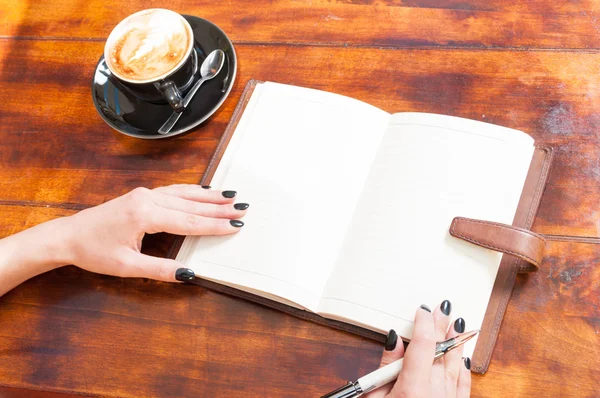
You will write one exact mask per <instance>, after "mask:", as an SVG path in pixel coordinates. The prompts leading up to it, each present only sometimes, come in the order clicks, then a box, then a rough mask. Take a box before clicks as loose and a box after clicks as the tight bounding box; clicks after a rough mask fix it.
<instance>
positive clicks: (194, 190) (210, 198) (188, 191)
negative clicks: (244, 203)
mask: <svg viewBox="0 0 600 398" xmlns="http://www.w3.org/2000/svg"><path fill="white" fill-rule="evenodd" d="M153 191H155V192H160V193H164V194H166V195H172V196H177V197H179V198H182V199H187V200H193V201H196V202H205V203H216V204H225V203H233V202H234V201H235V197H236V195H237V192H236V191H217V190H212V189H206V188H202V187H201V186H199V185H192V184H178V185H169V186H166V187H159V188H155V189H154V190H153Z"/></svg>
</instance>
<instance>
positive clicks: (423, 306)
mask: <svg viewBox="0 0 600 398" xmlns="http://www.w3.org/2000/svg"><path fill="white" fill-rule="evenodd" d="M421 309H422V310H425V311H427V312H431V310H430V309H429V307H428V306H426V305H425V304H423V305H421Z"/></svg>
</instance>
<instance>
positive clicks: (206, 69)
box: [158, 50, 225, 134]
mask: <svg viewBox="0 0 600 398" xmlns="http://www.w3.org/2000/svg"><path fill="white" fill-rule="evenodd" d="M224 63H225V53H224V52H223V50H214V51H213V52H211V53H210V54H208V57H206V59H205V60H204V62H202V65H201V66H200V76H201V77H202V78H201V79H200V80H198V81H197V82H196V84H194V87H192V89H191V90H190V91H189V92H188V93H187V95H186V96H185V98H184V99H183V110H182V111H181V112H179V113H177V112H173V113H172V114H171V116H169V118H168V119H167V121H166V122H165V123H164V124H163V125H162V126H161V127H160V128H159V129H158V133H159V134H168V133H169V132H170V131H171V129H172V128H173V126H175V123H177V121H178V120H179V118H180V117H181V114H182V113H183V112H185V109H186V108H187V106H188V105H189V104H190V101H191V100H192V98H194V95H195V94H196V92H197V91H198V89H199V88H200V86H201V85H202V83H204V82H205V81H207V80H210V79H212V78H214V77H215V76H217V75H218V74H219V72H220V71H221V68H222V67H223V64H224Z"/></svg>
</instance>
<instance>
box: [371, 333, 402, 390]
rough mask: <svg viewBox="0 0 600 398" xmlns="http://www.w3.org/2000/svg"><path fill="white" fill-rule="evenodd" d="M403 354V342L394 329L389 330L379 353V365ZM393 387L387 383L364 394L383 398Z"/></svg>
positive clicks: (395, 359) (392, 360) (385, 363)
mask: <svg viewBox="0 0 600 398" xmlns="http://www.w3.org/2000/svg"><path fill="white" fill-rule="evenodd" d="M403 356H404V343H403V342H402V339H400V338H398V334H397V333H396V331H395V330H394V329H392V330H390V332H389V333H388V336H387V340H386V343H385V351H383V354H382V355H381V362H380V363H379V367H380V368H382V367H384V366H385V365H389V364H390V363H392V362H394V361H397V360H399V359H400V358H402V357H403ZM392 387H393V383H389V384H388V385H386V386H383V387H381V388H378V389H377V390H375V391H373V392H372V393H370V394H369V395H366V398H384V397H385V396H386V395H387V394H388V393H389V392H390V391H391V390H392Z"/></svg>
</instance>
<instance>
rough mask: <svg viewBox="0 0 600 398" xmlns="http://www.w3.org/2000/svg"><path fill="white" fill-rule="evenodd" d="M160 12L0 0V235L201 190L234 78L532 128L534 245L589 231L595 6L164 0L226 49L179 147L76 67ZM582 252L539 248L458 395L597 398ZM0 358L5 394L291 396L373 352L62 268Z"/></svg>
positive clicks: (593, 195)
mask: <svg viewBox="0 0 600 398" xmlns="http://www.w3.org/2000/svg"><path fill="white" fill-rule="evenodd" d="M164 6H165V4H164V3H163V2H158V1H154V0H151V1H145V2H142V1H140V0H131V1H128V2H127V4H126V5H125V3H123V2H122V1H116V0H104V1H102V2H100V1H97V0H91V1H81V0H80V1H67V0H57V1H53V2H50V1H48V0H42V1H33V0H28V1H15V0H0V10H2V12H1V13H0V85H1V86H2V90H0V137H1V139H0V214H2V217H0V237H3V236H7V235H9V234H12V233H16V232H18V231H20V230H22V229H24V228H28V227H30V226H33V225H36V224H37V223H40V222H43V221H46V220H49V219H52V218H55V217H62V216H68V215H70V214H73V213H74V212H76V211H78V210H80V209H83V208H86V207H88V206H92V205H95V204H98V203H102V202H104V201H106V200H109V199H110V198H112V197H114V196H117V195H120V194H123V193H125V192H127V191H129V190H130V189H133V188H135V187H137V186H148V187H154V186H159V185H165V184H171V183H182V182H187V183H195V182H197V181H199V180H200V178H201V176H202V174H203V172H204V170H205V168H206V166H207V164H208V161H209V160H210V157H211V155H212V153H213V151H214V149H215V147H216V145H217V143H218V140H219V138H220V136H221V134H222V133H223V131H224V129H225V126H226V124H227V122H228V120H229V118H230V116H231V113H232V112H233V108H234V107H235V105H236V102H237V98H238V97H239V95H240V93H241V90H242V89H243V87H244V85H245V83H246V81H247V80H248V79H250V78H256V79H261V80H271V81H278V82H281V83H289V84H297V85H302V86H306V87H312V88H317V89H322V90H327V91H333V92H337V93H340V94H344V95H348V96H352V97H354V98H357V99H360V100H363V101H366V102H368V103H370V104H373V105H375V106H378V107H380V108H382V109H384V110H386V111H389V112H398V111H421V112H433V113H443V114H450V115H455V116H462V117H467V118H471V119H476V120H482V121H488V122H491V123H496V124H500V125H504V126H508V127H513V128H517V129H520V130H523V131H526V132H527V133H529V134H531V135H532V136H533V137H534V138H535V139H536V141H537V142H538V143H539V144H545V145H551V146H553V147H554V148H555V163H554V167H553V169H552V171H551V175H550V180H549V184H548V187H547V189H546V192H545V194H544V197H543V199H542V204H541V207H540V211H539V214H538V217H537V218H536V221H535V224H534V230H535V231H538V232H541V233H549V234H558V235H578V236H591V237H599V236H600V212H599V210H598V208H599V206H598V203H599V202H600V160H599V159H600V150H599V149H598V148H599V145H600V133H598V131H599V130H598V127H599V126H600V116H599V115H600V89H599V88H600V85H599V78H598V76H600V69H599V67H598V65H600V54H599V53H598V49H599V45H598V43H600V29H599V27H600V25H599V23H600V22H599V19H598V17H599V14H600V7H599V5H598V3H597V2H596V1H592V0H581V1H577V2H575V1H558V2H557V1H549V0H531V1H520V2H509V1H502V0H489V1H486V0H404V1H399V0H337V1H334V0H330V1H327V0H312V1H309V0H305V1H284V0H273V1H267V0H256V1H252V2H248V1H244V0H232V1H228V2H213V1H207V0H205V1H189V0H186V1H183V0H175V1H172V2H170V3H169V4H168V7H169V8H172V9H174V10H176V11H178V12H181V13H184V14H192V15H199V16H203V17H205V18H207V19H209V20H211V21H213V22H215V23H216V24H217V25H219V26H220V27H221V28H223V29H224V30H225V31H226V32H227V34H229V35H230V37H231V38H232V39H233V41H234V44H235V46H236V51H237V54H238V58H239V69H238V78H237V82H236V84H235V86H234V89H233V91H232V93H231V96H230V98H229V99H228V100H227V101H226V102H225V104H224V106H223V107H222V108H221V110H220V111H219V112H218V113H217V114H216V115H215V116H214V117H212V118H211V120H210V122H209V123H207V124H205V125H204V126H203V127H201V128H200V129H198V130H197V131H196V132H194V133H192V134H189V135H187V136H184V137H180V138H177V139H174V140H164V141H160V142H159V141H151V142H148V141H141V140H136V139H132V138H128V137H124V136H121V135H119V134H117V133H116V132H114V131H112V130H111V129H110V128H109V127H108V126H106V125H105V124H104V123H103V122H102V120H101V119H100V117H99V116H98V115H97V114H96V113H95V110H94V108H93V105H92V101H91V94H90V82H91V75H92V71H93V68H94V65H95V64H96V61H97V60H98V57H99V56H100V54H101V53H102V48H103V40H104V39H105V38H106V37H107V35H108V33H109V32H110V30H111V29H112V27H113V26H114V25H115V24H116V23H117V22H118V21H119V20H120V19H122V18H123V17H124V16H126V15H128V14H130V13H132V12H134V11H137V10H139V9H142V8H150V7H164ZM222 188H227V189H235V187H222ZM171 241H172V236H168V235H164V234H158V235H154V236H149V237H147V239H145V240H144V246H143V250H144V251H145V252H146V253H149V254H153V255H164V254H165V253H166V250H167V247H168V246H169V243H170V242H171ZM598 253H600V250H599V248H598V247H597V246H595V245H588V244H581V243H572V242H550V243H549V252H548V256H547V257H546V258H545V260H544V262H543V264H542V267H541V270H540V272H538V273H535V274H531V275H524V276H521V277H519V279H518V281H517V285H516V287H515V291H514V294H513V297H512V299H511V302H510V304H509V307H508V311H507V313H506V317H505V319H504V322H503V326H502V330H501V333H500V336H499V340H498V343H497V346H496V349H495V351H494V356H493V359H492V362H491V366H490V369H489V372H488V373H487V374H486V375H484V376H476V377H475V378H474V384H473V396H476V397H505V396H527V397H529V396H547V397H564V396H589V397H592V396H597V388H596V381H597V380H598V379H600V360H599V359H598V358H600V352H599V349H598V347H600V339H599V336H600V310H599V309H600V302H599V296H600V295H599V294H598V293H599V291H598V286H599V283H600V273H599V272H600V271H599V270H600V267H599V262H600V257H599V254H598ZM428 304H430V305H432V306H433V305H435V304H436V303H428ZM456 316H460V314H456ZM467 323H468V320H467ZM467 327H468V325H467ZM0 353H1V355H2V359H3V360H2V361H0V386H3V387H0V397H16V396H25V397H36V396H39V398H54V397H55V396H57V395H60V394H59V393H72V394H87V395H96V396H110V397H139V396H144V397H154V396H157V397H167V396H168V397H184V396H198V397H281V396H290V397H294V396H319V395H320V394H322V393H323V392H325V391H328V390H330V389H331V388H333V387H336V386H337V385H339V384H341V383H344V382H345V381H346V380H348V379H353V378H356V377H358V376H359V375H361V374H364V373H366V372H368V371H370V370H372V369H374V368H375V367H376V366H377V362H378V360H379V356H380V353H381V347H379V346H378V345H377V344H375V343H372V342H369V341H366V340H363V339H360V338H358V337H355V336H351V335H349V334H345V333H342V332H337V331H334V330H331V329H328V328H325V327H321V326H318V325H315V324H312V323H309V322H304V321H301V320H298V319H295V318H292V317H290V316H286V315H284V314H280V313H278V312H275V311H272V310H269V309H266V308H262V307H259V306H257V305H253V304H250V303H247V302H244V301H241V300H238V299H234V298H230V297H227V296H223V295H219V294H217V293H213V292H210V291H206V290H204V289H202V288H199V287H196V286H183V285H169V284H165V283H159V282H153V281H146V280H138V279H117V278H113V277H108V276H102V275H96V274H91V273H88V272H85V271H82V270H79V269H77V268H75V267H65V268H62V269H59V270H56V271H53V272H50V273H48V274H44V275H41V276H39V277H37V278H35V279H33V280H31V281H28V282H27V283H25V284H24V285H22V286H20V287H18V288H16V289H14V290H13V291H11V292H10V293H8V294H7V295H5V296H3V297H1V298H0ZM255 378H260V379H262V380H263V382H262V383H258V384H257V383H255V382H254V379H255ZM207 380H211V381H213V383H212V384H207V383H205V382H206V381H207ZM34 391H36V392H34ZM298 391H302V392H301V393H299V392H298Z"/></svg>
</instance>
